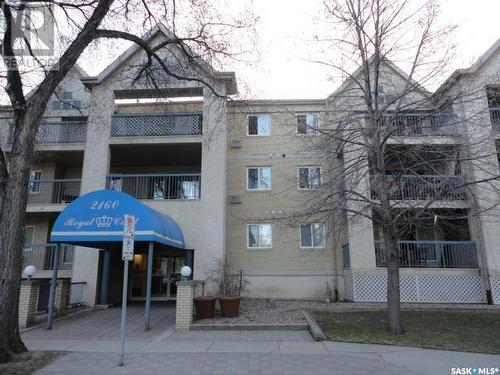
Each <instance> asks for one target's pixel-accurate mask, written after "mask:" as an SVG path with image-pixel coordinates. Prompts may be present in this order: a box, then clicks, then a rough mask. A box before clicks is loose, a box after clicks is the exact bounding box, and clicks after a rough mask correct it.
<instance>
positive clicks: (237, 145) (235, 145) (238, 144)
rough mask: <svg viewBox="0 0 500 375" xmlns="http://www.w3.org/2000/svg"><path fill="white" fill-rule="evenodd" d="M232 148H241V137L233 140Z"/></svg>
mask: <svg viewBox="0 0 500 375" xmlns="http://www.w3.org/2000/svg"><path fill="white" fill-rule="evenodd" d="M231 148H241V139H233V140H231Z"/></svg>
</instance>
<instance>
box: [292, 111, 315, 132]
mask: <svg viewBox="0 0 500 375" xmlns="http://www.w3.org/2000/svg"><path fill="white" fill-rule="evenodd" d="M296 117H297V134H317V130H316V129H318V115H317V114H316V113H307V114H305V113H304V114H300V115H297V116H296Z"/></svg>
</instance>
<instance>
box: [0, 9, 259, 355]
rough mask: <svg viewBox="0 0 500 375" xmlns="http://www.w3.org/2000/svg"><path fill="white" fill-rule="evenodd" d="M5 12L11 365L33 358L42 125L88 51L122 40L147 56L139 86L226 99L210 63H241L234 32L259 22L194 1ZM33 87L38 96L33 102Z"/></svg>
mask: <svg viewBox="0 0 500 375" xmlns="http://www.w3.org/2000/svg"><path fill="white" fill-rule="evenodd" d="M0 5H1V7H2V9H1V10H2V12H1V13H2V16H3V21H4V30H3V31H4V33H3V38H2V41H1V43H2V44H1V49H2V51H1V52H2V58H3V67H2V71H1V79H3V82H4V89H5V92H6V93H7V95H8V98H9V101H10V106H11V109H12V122H13V132H12V139H11V144H12V146H11V149H10V151H9V152H8V153H7V152H6V151H5V150H1V149H0V362H4V361H8V360H9V359H10V358H11V356H12V354H13V353H20V352H23V351H26V347H25V346H24V344H23V342H22V340H21V338H20V336H19V330H18V300H19V291H20V281H21V279H20V275H21V268H22V257H23V253H22V247H23V230H22V228H24V220H25V211H26V205H27V194H28V190H27V186H28V181H29V174H30V167H31V165H32V161H33V157H34V144H35V136H36V133H37V128H38V124H39V123H40V120H41V118H42V116H43V114H44V112H45V110H46V107H47V103H48V102H49V100H50V99H51V97H53V96H55V95H57V89H58V86H59V85H60V84H61V83H62V82H63V80H64V78H65V77H66V75H67V74H68V73H69V72H70V70H71V69H73V68H74V67H75V64H76V62H77V60H78V59H79V58H80V56H81V55H82V53H84V51H86V50H87V51H88V50H89V48H92V47H94V48H99V46H100V45H101V44H102V43H103V41H104V40H116V41H117V42H118V40H122V41H126V42H128V43H135V44H136V45H138V46H139V47H141V48H142V50H143V52H144V54H145V56H146V59H145V60H144V62H143V64H141V66H140V67H139V68H140V69H138V70H136V71H138V73H137V76H136V79H137V80H139V79H145V80H148V82H150V84H151V85H152V86H154V87H156V88H160V86H161V85H162V84H163V82H157V81H156V77H158V76H159V75H158V74H157V73H158V71H162V72H163V76H167V77H172V78H174V79H177V80H184V81H195V82H197V83H199V84H200V85H204V86H205V87H208V88H209V89H212V90H213V91H214V94H215V95H224V93H218V92H217V90H216V87H213V86H212V84H211V81H210V80H209V78H208V75H207V62H208V63H212V64H214V63H215V64H217V63H220V62H221V61H223V60H224V59H225V58H227V57H234V56H238V55H237V54H236V51H235V49H233V48H232V47H233V45H232V43H231V42H234V44H236V41H237V40H238V39H235V38H234V32H237V31H239V30H244V29H248V30H249V26H250V25H251V24H252V23H253V19H252V15H251V14H250V13H249V12H242V13H240V14H239V15H234V14H230V12H228V11H227V10H224V12H222V11H219V9H218V7H217V3H216V2H210V1H204V2H199V1H192V0H158V1H156V0H155V1H133V0H120V1H113V0H95V1H84V0H82V1H71V2H64V1H62V2H60V1H49V2H43V1H40V2H33V1H29V2H28V1H26V2H25V1H1V2H0ZM36 11H42V12H43V13H44V14H45V16H47V15H49V18H48V19H45V23H48V24H50V23H52V24H53V26H54V33H53V35H52V39H50V36H49V39H48V40H47V39H45V40H43V42H44V43H45V44H43V43H41V42H39V40H40V38H41V39H43V37H47V35H41V33H40V31H39V30H38V29H36V28H35V26H34V24H35V21H36V20H35V17H34V16H32V14H34V12H36ZM20 20H23V21H24V22H19V21H20ZM160 23H161V24H163V25H164V26H165V27H166V29H168V31H169V32H168V33H167V34H168V35H165V39H164V41H163V42H161V43H160V44H157V45H155V46H150V45H148V43H147V41H146V40H145V39H143V38H142V37H141V35H143V34H144V31H145V30H148V29H150V28H153V27H154V26H156V25H158V24H160ZM249 32H251V30H249ZM33 35H34V36H36V37H35V38H32V37H31V36H33ZM47 43H48V44H49V45H50V44H53V51H52V52H53V55H54V57H53V58H52V59H47V58H45V56H46V53H47V51H45V50H44V49H43V48H41V45H42V44H43V46H44V47H46V44H47ZM104 43H105V42H104ZM172 49H175V50H176V54H175V56H176V57H175V58H177V59H180V60H182V64H181V63H180V62H179V61H177V64H174V66H176V67H178V66H179V65H182V66H183V67H184V69H181V70H179V69H173V68H172V65H171V64H170V63H169V62H168V61H170V60H168V61H167V60H166V59H165V56H166V55H168V51H169V50H170V51H172ZM165 51H167V53H166V52H165ZM240 52H241V51H240ZM102 55H103V54H102V49H101V52H100V56H102ZM170 55H171V56H174V54H173V53H171V54H170ZM104 56H106V54H104ZM172 58H173V57H172ZM27 59H29V60H30V61H31V62H32V64H31V65H29V66H28V65H26V64H24V63H23V62H26V60H27ZM30 86H32V87H33V89H32V90H31V91H30V93H29V94H26V92H27V91H28V89H29V88H30Z"/></svg>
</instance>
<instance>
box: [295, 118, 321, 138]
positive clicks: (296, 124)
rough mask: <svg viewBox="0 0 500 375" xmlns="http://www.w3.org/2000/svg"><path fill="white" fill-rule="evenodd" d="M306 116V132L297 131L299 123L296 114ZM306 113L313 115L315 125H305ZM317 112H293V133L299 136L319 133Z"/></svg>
mask: <svg viewBox="0 0 500 375" xmlns="http://www.w3.org/2000/svg"><path fill="white" fill-rule="evenodd" d="M304 115H305V116H306V132H305V133H299V124H298V116H304ZM307 115H313V116H314V117H315V119H316V127H315V128H311V127H309V126H308V125H307ZM318 129H319V114H318V113H317V112H301V113H300V112H299V113H295V134H297V135H299V136H311V135H319V131H318Z"/></svg>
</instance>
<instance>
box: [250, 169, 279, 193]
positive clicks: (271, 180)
mask: <svg viewBox="0 0 500 375" xmlns="http://www.w3.org/2000/svg"><path fill="white" fill-rule="evenodd" d="M262 168H269V171H270V172H271V173H270V176H271V178H270V179H269V189H261V188H260V187H258V188H257V189H250V188H249V187H248V182H249V179H248V171H249V170H250V169H257V186H260V183H259V182H260V173H259V169H262ZM246 173H247V186H246V188H247V189H246V190H247V191H271V190H272V188H273V169H272V168H271V167H270V166H258V167H257V166H255V167H247V169H246Z"/></svg>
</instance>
